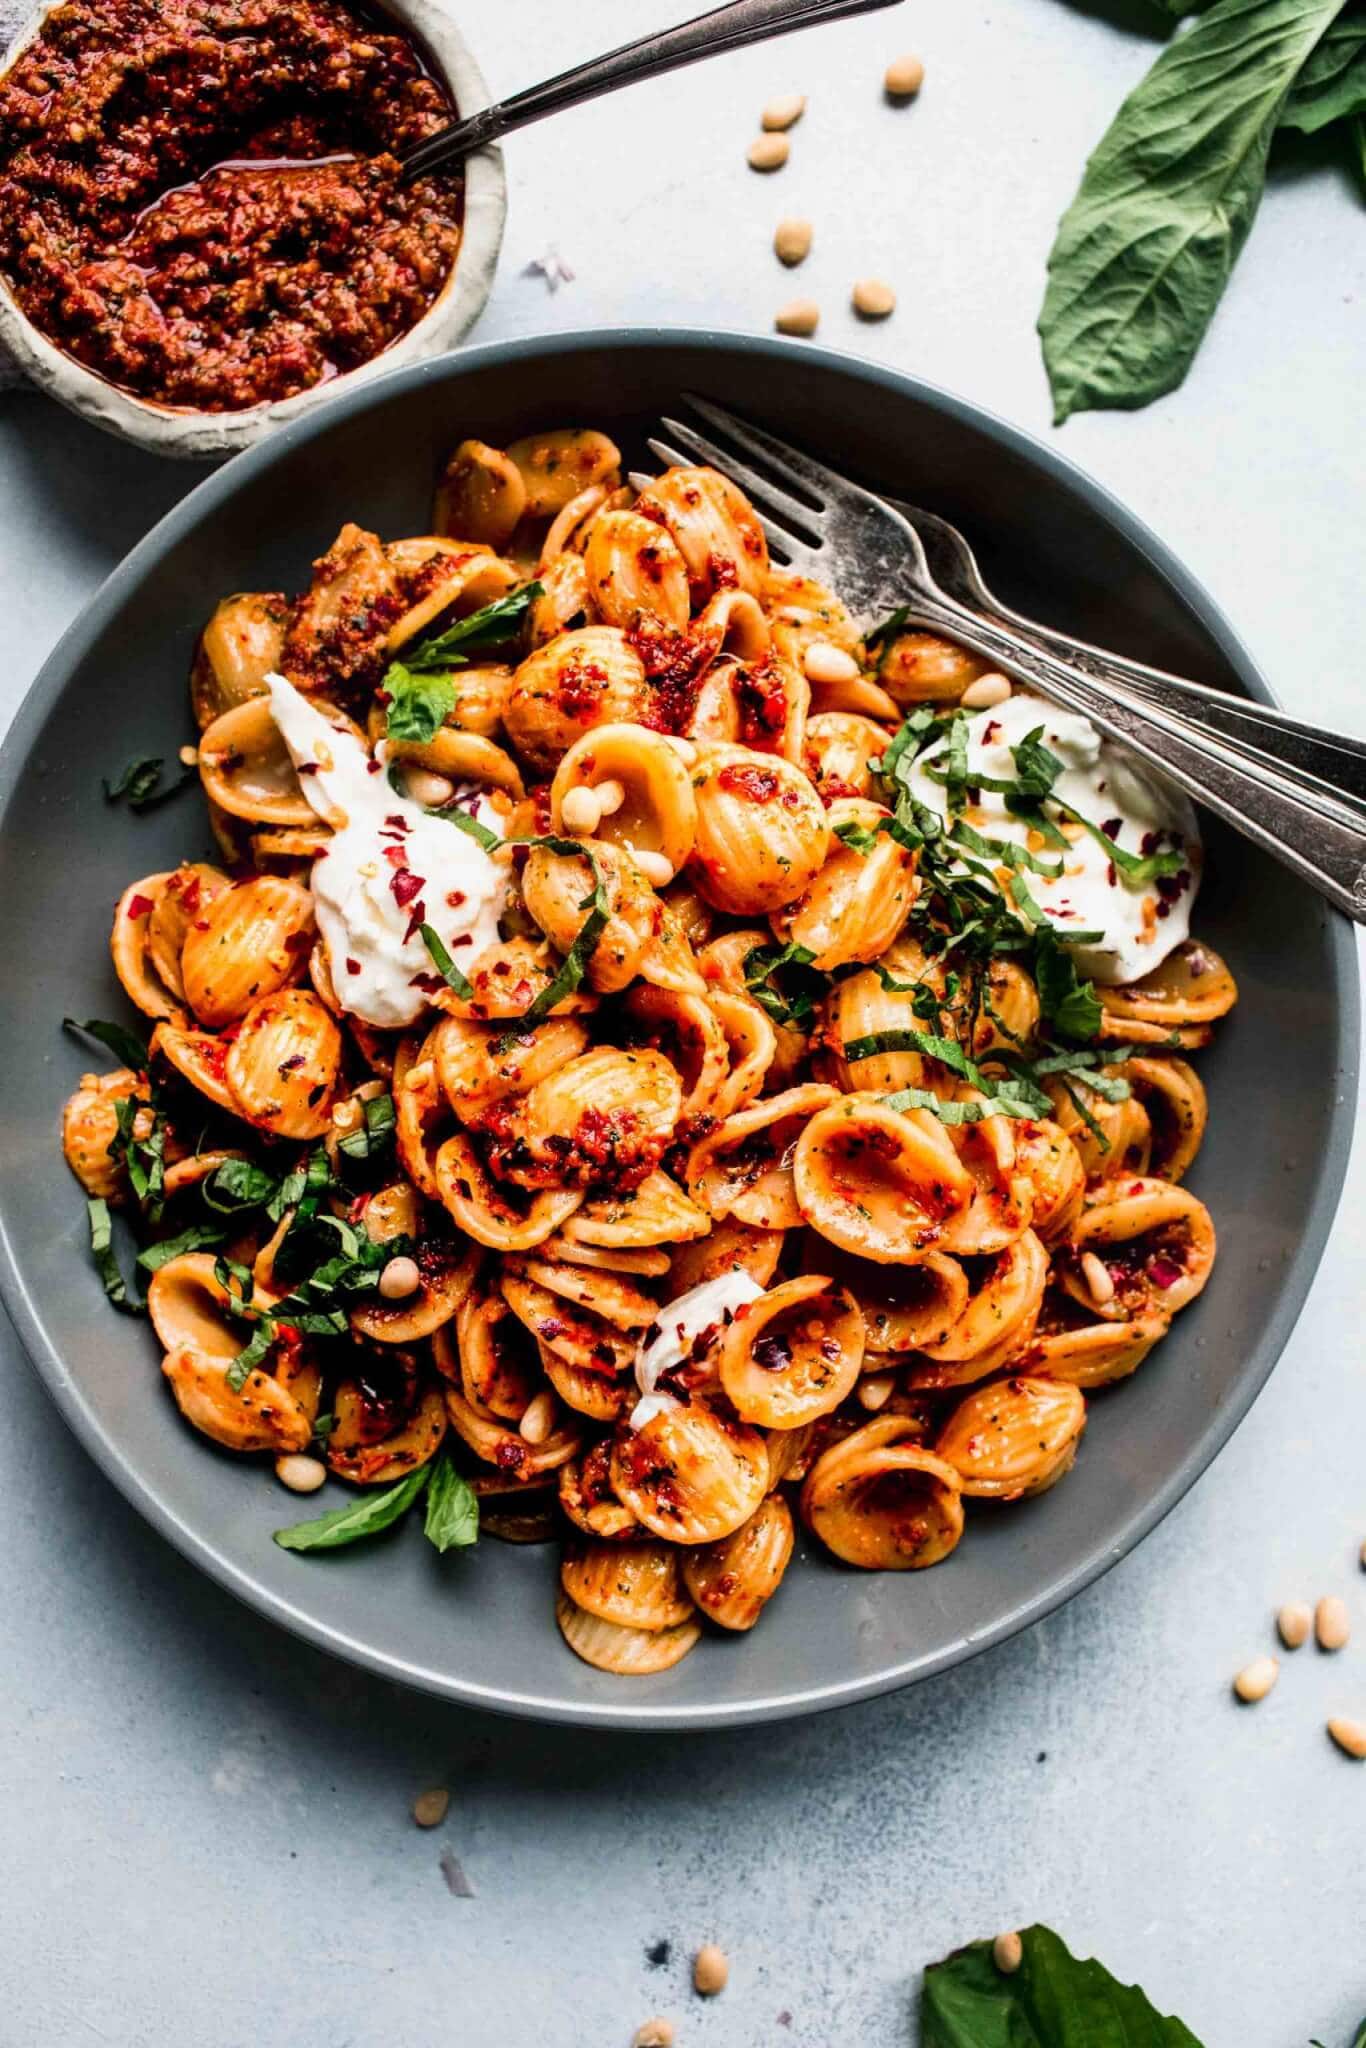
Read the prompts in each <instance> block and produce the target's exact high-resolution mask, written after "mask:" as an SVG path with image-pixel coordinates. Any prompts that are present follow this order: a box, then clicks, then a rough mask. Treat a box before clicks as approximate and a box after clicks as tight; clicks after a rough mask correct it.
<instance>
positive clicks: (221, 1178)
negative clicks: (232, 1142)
mask: <svg viewBox="0 0 1366 2048" xmlns="http://www.w3.org/2000/svg"><path fill="white" fill-rule="evenodd" d="M280 1186H281V1182H280V1181H278V1180H277V1179H276V1178H275V1175H274V1174H273V1173H267V1172H266V1170H265V1168H264V1167H261V1166H254V1165H253V1164H252V1162H251V1160H250V1159H225V1160H224V1161H223V1162H222V1164H221V1165H219V1166H216V1167H215V1168H214V1170H213V1172H212V1173H210V1174H208V1175H206V1177H205V1178H204V1179H203V1180H202V1181H201V1182H200V1184H199V1191H200V1194H201V1196H202V1197H203V1201H204V1205H205V1207H206V1208H209V1209H216V1210H217V1211H218V1213H219V1215H220V1216H236V1215H238V1214H240V1213H241V1212H242V1211H243V1210H246V1209H261V1208H264V1206H265V1204H266V1203H267V1202H269V1201H270V1200H271V1198H272V1196H274V1195H275V1194H276V1193H277V1192H278V1191H279V1188H280Z"/></svg>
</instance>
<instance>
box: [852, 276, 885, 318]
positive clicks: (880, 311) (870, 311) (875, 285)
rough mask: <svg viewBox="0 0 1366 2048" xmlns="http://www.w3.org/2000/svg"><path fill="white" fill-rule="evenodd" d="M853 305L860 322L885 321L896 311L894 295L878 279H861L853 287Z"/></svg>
mask: <svg viewBox="0 0 1366 2048" xmlns="http://www.w3.org/2000/svg"><path fill="white" fill-rule="evenodd" d="M853 305H854V311H855V312H856V313H857V314H858V316H859V319H860V320H885V319H886V318H887V316H888V314H889V313H894V312H895V311H896V293H895V292H894V291H893V290H892V287H891V286H890V285H889V284H884V283H883V281H882V279H881V278H880V277H861V278H860V279H859V281H858V283H857V284H856V285H855V286H854V293H853Z"/></svg>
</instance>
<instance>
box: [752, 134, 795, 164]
mask: <svg viewBox="0 0 1366 2048" xmlns="http://www.w3.org/2000/svg"><path fill="white" fill-rule="evenodd" d="M787 155H788V141H787V137H786V136H785V135H756V136H755V138H754V140H753V142H751V144H750V145H749V167H750V169H751V170H752V171H780V170H781V169H782V167H783V165H784V164H785V163H786V162H787Z"/></svg>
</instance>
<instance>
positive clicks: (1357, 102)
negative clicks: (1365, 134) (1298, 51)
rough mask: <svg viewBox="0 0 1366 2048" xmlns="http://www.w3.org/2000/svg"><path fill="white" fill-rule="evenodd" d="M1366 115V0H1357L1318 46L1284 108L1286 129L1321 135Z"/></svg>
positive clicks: (1340, 16)
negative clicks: (1335, 125)
mask: <svg viewBox="0 0 1366 2048" xmlns="http://www.w3.org/2000/svg"><path fill="white" fill-rule="evenodd" d="M1362 113H1366V0H1352V4H1351V5H1350V6H1348V7H1347V8H1345V9H1344V11H1343V12H1342V13H1341V14H1340V15H1339V16H1338V18H1337V20H1336V21H1335V22H1334V23H1333V25H1332V27H1331V28H1330V29H1329V30H1328V32H1327V34H1326V35H1325V36H1324V37H1323V39H1322V41H1321V42H1319V43H1318V44H1316V45H1315V47H1314V49H1313V50H1312V51H1311V52H1310V55H1309V57H1308V59H1307V61H1306V63H1305V66H1304V69H1303V70H1302V71H1301V72H1300V74H1299V76H1298V78H1297V79H1296V80H1295V83H1294V85H1293V86H1292V87H1291V88H1290V97H1289V99H1288V100H1287V101H1286V103H1285V106H1284V107H1283V108H1282V110H1281V126H1282V128H1297V129H1298V130H1299V131H1300V133H1301V134H1303V135H1316V134H1317V133H1318V131H1319V129H1320V128H1327V127H1328V126H1329V125H1330V123H1331V122H1333V121H1343V120H1346V119H1347V118H1348V116H1349V115H1352V114H1362Z"/></svg>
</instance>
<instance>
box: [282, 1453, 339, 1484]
mask: <svg viewBox="0 0 1366 2048" xmlns="http://www.w3.org/2000/svg"><path fill="white" fill-rule="evenodd" d="M275 1477H276V1478H277V1479H278V1480H279V1482H280V1484H281V1486H287V1487H288V1488H289V1490H290V1492H291V1493H316V1492H317V1491H318V1488H319V1487H320V1486H321V1485H322V1483H323V1481H324V1479H326V1477H327V1467H326V1465H324V1463H323V1462H322V1459H321V1458H307V1457H305V1456H304V1454H303V1452H302V1451H291V1452H290V1453H289V1455H288V1456H287V1457H284V1458H277V1459H276V1460H275Z"/></svg>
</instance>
